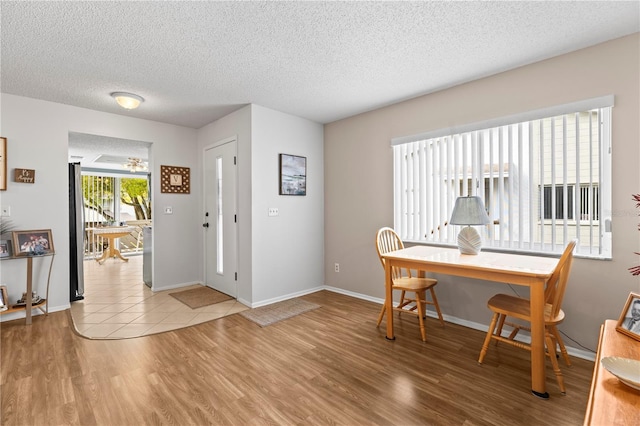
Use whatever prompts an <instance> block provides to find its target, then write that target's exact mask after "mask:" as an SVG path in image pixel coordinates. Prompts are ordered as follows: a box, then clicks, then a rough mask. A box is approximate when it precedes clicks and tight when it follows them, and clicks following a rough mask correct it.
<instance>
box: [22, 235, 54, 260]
mask: <svg viewBox="0 0 640 426" xmlns="http://www.w3.org/2000/svg"><path fill="white" fill-rule="evenodd" d="M12 235H13V253H15V256H40V255H44V254H50V253H54V251H53V237H52V236H51V229H40V230H37V231H13V232H12Z"/></svg>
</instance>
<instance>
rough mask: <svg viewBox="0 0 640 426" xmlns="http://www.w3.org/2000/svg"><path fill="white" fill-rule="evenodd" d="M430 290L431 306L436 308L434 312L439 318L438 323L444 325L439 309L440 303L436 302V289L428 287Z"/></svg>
mask: <svg viewBox="0 0 640 426" xmlns="http://www.w3.org/2000/svg"><path fill="white" fill-rule="evenodd" d="M429 291H430V292H431V300H433V306H435V308H436V312H437V313H438V319H439V320H440V324H442V326H443V327H444V319H443V318H442V312H441V311H440V305H439V304H438V298H437V297H436V291H435V289H434V288H433V287H431V288H430V289H429Z"/></svg>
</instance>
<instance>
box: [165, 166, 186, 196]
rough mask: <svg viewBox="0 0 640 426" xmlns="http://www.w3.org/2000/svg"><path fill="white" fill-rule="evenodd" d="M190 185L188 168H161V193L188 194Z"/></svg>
mask: <svg viewBox="0 0 640 426" xmlns="http://www.w3.org/2000/svg"><path fill="white" fill-rule="evenodd" d="M189 183H190V181H189V168H188V167H177V166H160V192H166V193H170V194H188V193H189V190H190V185H189Z"/></svg>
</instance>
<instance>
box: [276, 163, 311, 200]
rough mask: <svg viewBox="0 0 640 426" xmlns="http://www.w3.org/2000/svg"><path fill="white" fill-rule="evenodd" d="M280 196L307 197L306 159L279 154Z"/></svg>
mask: <svg viewBox="0 0 640 426" xmlns="http://www.w3.org/2000/svg"><path fill="white" fill-rule="evenodd" d="M280 195H307V157H299V156H297V155H289V154H280Z"/></svg>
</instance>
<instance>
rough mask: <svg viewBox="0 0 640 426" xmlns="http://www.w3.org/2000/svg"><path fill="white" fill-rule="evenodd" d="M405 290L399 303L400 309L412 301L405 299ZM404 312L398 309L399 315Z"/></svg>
mask: <svg viewBox="0 0 640 426" xmlns="http://www.w3.org/2000/svg"><path fill="white" fill-rule="evenodd" d="M404 295H405V290H402V293H400V302H399V303H398V309H403V308H404V307H405V306H407V305H408V304H409V303H411V301H410V300H405V297H404ZM401 313H402V312H400V311H398V316H400V314H401Z"/></svg>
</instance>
